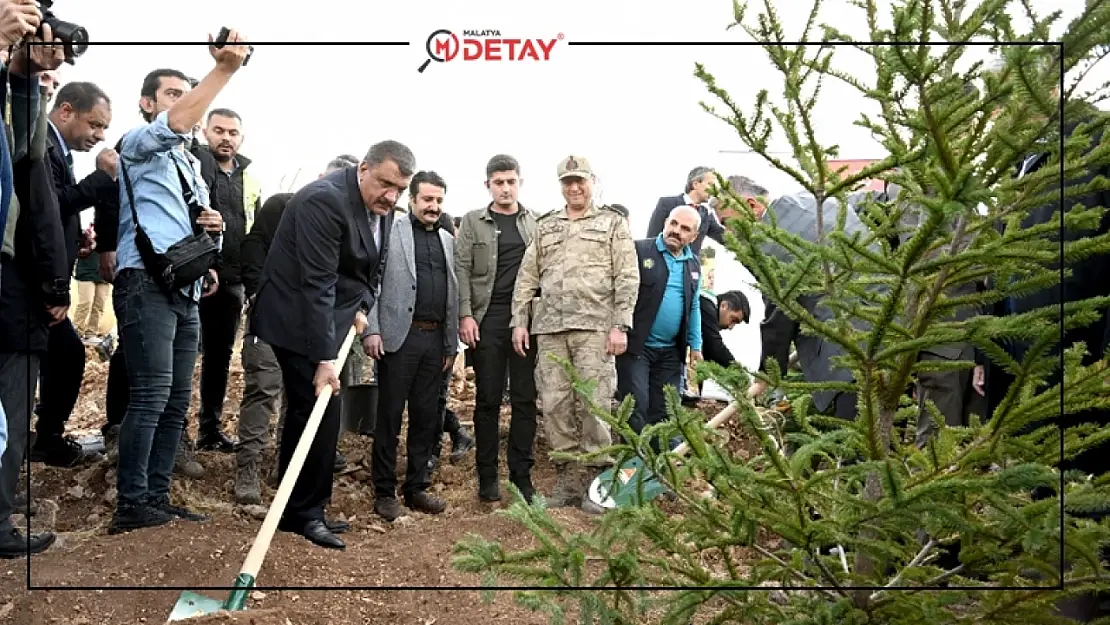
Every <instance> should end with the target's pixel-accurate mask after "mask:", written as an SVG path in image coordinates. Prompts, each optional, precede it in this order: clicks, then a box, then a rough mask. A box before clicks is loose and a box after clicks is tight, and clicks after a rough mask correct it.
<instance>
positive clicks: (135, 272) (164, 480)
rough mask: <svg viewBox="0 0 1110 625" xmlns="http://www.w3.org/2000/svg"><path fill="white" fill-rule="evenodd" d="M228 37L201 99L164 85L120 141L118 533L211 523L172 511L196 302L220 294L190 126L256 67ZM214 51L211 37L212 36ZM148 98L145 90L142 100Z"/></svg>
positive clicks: (113, 529)
mask: <svg viewBox="0 0 1110 625" xmlns="http://www.w3.org/2000/svg"><path fill="white" fill-rule="evenodd" d="M242 41H243V39H242V37H241V36H240V35H239V33H237V32H235V31H230V32H229V33H228V37H227V42H226V44H224V45H221V46H219V47H217V45H210V46H209V53H210V54H211V55H212V58H213V59H214V60H215V61H216V66H215V67H214V68H213V69H212V70H211V71H210V72H209V73H208V75H207V76H205V77H204V79H203V80H201V81H200V82H199V83H198V84H197V86H196V87H195V88H193V87H191V85H190V84H189V81H188V80H183V79H181V78H179V77H178V75H180V74H178V75H165V74H168V72H163V75H162V76H161V77H160V78H158V80H159V87H158V90H157V93H156V96H155V97H149V96H146V95H144V96H143V97H142V98H141V99H140V101H139V105H140V107H141V108H142V111H143V115H144V117H145V118H147V119H148V120H149V122H150V123H148V124H147V125H145V126H140V127H139V128H136V129H135V130H132V131H130V132H128V133H127V134H126V135H124V137H123V139H122V140H121V142H120V151H119V179H120V180H121V181H122V184H121V185H120V187H121V192H120V227H119V241H118V244H117V249H116V276H115V281H114V287H115V293H114V302H113V303H114V304H115V308H116V317H117V319H119V325H120V348H121V349H123V350H124V352H125V355H124V358H125V360H126V363H127V365H126V369H127V374H128V379H129V382H130V398H129V402H128V406H127V413H126V415H125V416H124V418H123V424H122V426H121V428H120V433H119V468H118V474H117V478H116V479H117V485H116V490H117V497H116V511H115V514H114V516H113V518H112V523H111V526H110V528H109V533H112V534H117V533H120V532H126V531H131V530H135V529H140V528H146V527H154V526H158V525H164V524H165V523H168V522H170V521H171V520H173V519H174V518H180V519H186V520H191V521H202V520H204V518H205V517H203V516H202V515H199V514H194V513H193V512H190V511H189V510H187V509H185V508H181V507H177V506H174V505H171V504H170V501H169V492H170V480H171V478H172V472H173V467H174V460H175V456H176V454H177V447H178V444H179V442H180V441H181V434H182V430H183V429H184V427H185V414H186V413H187V412H188V410H189V402H190V399H191V396H192V382H193V367H194V364H195V363H196V357H197V349H198V342H199V339H200V316H199V313H198V303H199V301H200V298H201V297H203V296H207V295H210V294H212V293H214V292H215V291H216V289H217V288H218V286H219V284H218V280H217V273H216V267H217V264H218V253H219V252H218V248H217V245H216V243H215V242H214V241H213V238H212V236H210V235H216V236H218V235H219V234H220V233H221V232H222V230H223V219H222V217H221V216H220V213H219V212H217V211H214V210H211V209H210V208H208V204H209V198H208V188H207V186H206V185H205V184H204V181H203V178H202V177H201V173H200V164H199V163H198V162H197V160H196V157H195V156H193V155H192V154H190V153H189V152H188V151H187V150H186V148H185V146H186V143H187V142H188V141H189V138H190V135H191V132H192V129H193V127H194V126H195V125H196V124H197V123H198V122H199V121H200V120H201V118H202V117H203V116H204V113H205V111H206V110H208V107H209V106H211V104H212V102H213V100H215V99H216V96H217V95H219V93H220V91H221V90H222V89H223V88H224V87H225V86H226V85H227V83H228V81H230V80H231V77H232V75H233V74H235V72H236V71H238V69H239V68H240V67H241V66H242V64H243V61H244V60H245V59H246V58H247V54H248V46H246V45H244V44H243V43H241V42H242ZM209 42H210V43H214V42H213V38H212V36H211V35H209ZM144 91H145V89H144Z"/></svg>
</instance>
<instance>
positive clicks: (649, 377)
mask: <svg viewBox="0 0 1110 625" xmlns="http://www.w3.org/2000/svg"><path fill="white" fill-rule="evenodd" d="M684 365H685V363H684V362H683V361H682V358H681V356H680V354H679V351H678V348H677V347H669V348H658V349H656V348H652V347H646V346H645V347H644V348H643V350H641V353H640V354H638V355H637V354H630V353H628V352H625V353H624V354H621V355H620V356H618V357H617V399H618V400H620V401H624V398H625V397H628V396H629V395H631V396H632V398H633V400H635V402H636V405H635V407H634V408H633V410H632V415H631V416H630V417H629V420H628V425H629V426H631V427H632V430H633V431H634V432H636V433H637V434H639V433H640V432H642V431H643V429H644V428H645V427H647V426H648V425H655V424H657V423H662V422H663V421H666V420H667V418H668V416H669V415H668V414H667V399H666V392H665V387H667V386H673V387H674V388H675V390H676V391H679V392H681V385H682V370H683V367H684ZM651 444H652V447H653V448H654V449H655V450H656V451H659V444H658V441H656V440H652V442H651Z"/></svg>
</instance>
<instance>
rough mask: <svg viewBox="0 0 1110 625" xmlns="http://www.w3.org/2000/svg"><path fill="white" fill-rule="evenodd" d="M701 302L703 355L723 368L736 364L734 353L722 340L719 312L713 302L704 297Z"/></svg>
mask: <svg viewBox="0 0 1110 625" xmlns="http://www.w3.org/2000/svg"><path fill="white" fill-rule="evenodd" d="M699 299H700V300H701V304H700V305H701V353H702V357H703V358H705V360H707V361H708V362H715V363H717V364H719V365H721V366H722V367H728V366H729V365H731V364H732V363H734V362H736V358H734V357H733V355H732V351H730V350H729V348H728V346H727V345H725V342H724V340H722V339H721V327H720V325H719V324H718V318H719V311H718V310H717V308H715V307H714V306H713V302H712V301H710V300H709V299H708V298H705V297H702V298H699Z"/></svg>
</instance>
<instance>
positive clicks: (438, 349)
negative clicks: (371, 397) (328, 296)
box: [370, 326, 445, 498]
mask: <svg viewBox="0 0 1110 625" xmlns="http://www.w3.org/2000/svg"><path fill="white" fill-rule="evenodd" d="M443 357H444V348H443V328H442V326H441V327H440V328H437V329H435V330H423V329H420V328H416V327H413V328H410V329H409V334H408V337H406V338H405V342H404V344H402V345H401V348H400V349H398V350H397V351H395V352H392V353H387V354H386V355H385V356H384V357H382V359H381V361H380V362H379V366H378V376H379V377H378V421H377V425H376V429H375V431H374V447H373V461H372V463H371V467H370V473H371V477H372V479H373V482H374V496H375V497H383V498H384V497H396V496H397V437H398V436H399V435H400V433H401V418H402V415H401V413H402V412H403V411H404V410H405V405H406V403H407V404H408V415H409V431H408V437H407V438H406V440H405V455H406V457H407V458H406V460H407V469H406V471H405V483H404V484H403V485H402V487H401V490H402V491H403V492H404V494H405V495H415V494H416V493H419V492H421V491H425V490H427V489H428V487H429V486H431V479H430V476H429V475H428V458H430V457H431V454H432V449H433V448H434V447H435V443H436V438H438V437H441V436H443V420H442V416H441V415H440V412H439V410H438V404H439V393H440V388H441V385H442V384H443V376H444V375H445V372H444V371H443Z"/></svg>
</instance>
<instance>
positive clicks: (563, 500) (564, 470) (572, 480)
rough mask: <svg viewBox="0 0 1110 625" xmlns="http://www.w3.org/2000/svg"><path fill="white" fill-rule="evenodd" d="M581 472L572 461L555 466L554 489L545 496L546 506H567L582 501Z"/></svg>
mask: <svg viewBox="0 0 1110 625" xmlns="http://www.w3.org/2000/svg"><path fill="white" fill-rule="evenodd" d="M582 492H583V489H582V484H581V474H580V473H579V471H578V466H577V465H576V464H574V463H564V464H559V465H556V466H555V489H554V490H552V491H551V496H550V497H548V498H547V507H548V508H569V507H573V506H577V505H581V503H582Z"/></svg>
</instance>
